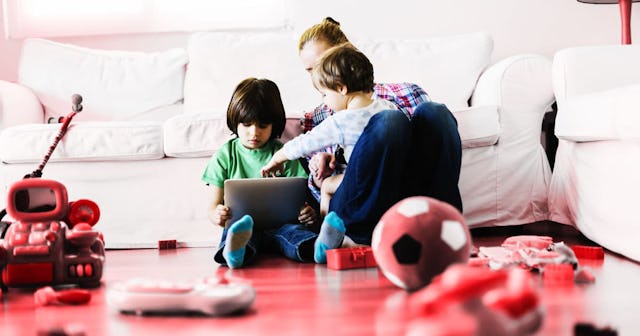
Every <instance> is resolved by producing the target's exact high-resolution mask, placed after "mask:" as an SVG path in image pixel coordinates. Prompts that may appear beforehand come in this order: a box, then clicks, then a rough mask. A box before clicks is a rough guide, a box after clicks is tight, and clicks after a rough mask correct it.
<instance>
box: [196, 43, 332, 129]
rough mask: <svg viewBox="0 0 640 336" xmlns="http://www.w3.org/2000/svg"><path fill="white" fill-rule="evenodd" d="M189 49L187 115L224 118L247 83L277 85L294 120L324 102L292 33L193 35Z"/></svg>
mask: <svg viewBox="0 0 640 336" xmlns="http://www.w3.org/2000/svg"><path fill="white" fill-rule="evenodd" d="M187 49H188V52H189V66H188V68H187V73H186V78H185V85H184V109H185V113H188V114H201V113H209V114H212V115H213V116H214V117H218V118H225V116H226V112H227V106H228V105H229V101H230V100H231V94H232V93H233V90H234V89H235V87H236V86H237V85H238V84H239V83H240V82H241V81H242V80H243V79H245V78H248V77H257V78H267V79H270V80H272V81H274V82H275V83H276V84H277V85H278V88H279V89H280V95H281V96H282V102H283V104H284V107H285V111H286V113H287V115H289V116H291V115H301V114H302V112H303V111H307V110H310V109H312V108H314V107H315V106H317V105H318V104H320V103H321V102H322V99H321V96H320V94H319V93H318V92H317V91H315V90H314V89H313V85H312V84H311V79H310V77H309V75H308V74H307V73H306V72H305V71H304V69H303V67H302V64H301V62H300V59H299V58H298V51H297V39H296V37H295V36H294V35H293V34H292V33H291V32H266V33H228V32H226V33H217V32H213V33H212V32H206V33H194V34H193V35H191V37H190V38H189V43H188V48H187Z"/></svg>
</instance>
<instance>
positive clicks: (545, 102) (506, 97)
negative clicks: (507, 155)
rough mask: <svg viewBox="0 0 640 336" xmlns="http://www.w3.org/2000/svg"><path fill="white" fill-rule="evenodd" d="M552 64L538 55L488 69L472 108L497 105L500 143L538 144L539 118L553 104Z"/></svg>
mask: <svg viewBox="0 0 640 336" xmlns="http://www.w3.org/2000/svg"><path fill="white" fill-rule="evenodd" d="M551 83H552V81H551V61H550V60H549V59H548V58H546V57H544V56H541V55H533V54H526V55H516V56H512V57H509V58H506V59H504V60H501V61H499V62H498V63H496V64H493V65H492V66H490V67H489V68H487V69H486V70H485V71H484V72H483V73H482V75H480V78H479V79H478V84H477V85H476V88H475V91H474V93H473V95H472V97H471V106H484V105H497V106H498V107H499V113H500V129H501V134H500V140H499V141H500V142H502V143H505V142H506V143H513V142H514V141H517V142H523V141H526V142H529V143H536V144H539V143H540V133H541V129H542V127H541V126H542V118H543V116H544V114H545V112H547V111H549V109H550V106H551V104H552V103H553V101H554V97H553V89H552V84H551Z"/></svg>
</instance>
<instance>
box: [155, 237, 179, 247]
mask: <svg viewBox="0 0 640 336" xmlns="http://www.w3.org/2000/svg"><path fill="white" fill-rule="evenodd" d="M177 247H178V242H176V240H175V239H170V240H158V250H174V249H176V248H177Z"/></svg>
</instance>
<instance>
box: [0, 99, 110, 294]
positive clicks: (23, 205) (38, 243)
mask: <svg viewBox="0 0 640 336" xmlns="http://www.w3.org/2000/svg"><path fill="white" fill-rule="evenodd" d="M72 100H73V111H72V112H71V113H70V114H69V115H68V116H66V117H64V118H63V124H62V126H61V128H60V131H59V132H58V134H57V136H56V138H55V139H54V142H53V144H52V145H51V146H50V147H49V150H48V152H47V154H46V155H45V157H44V159H43V161H42V163H41V164H40V166H39V167H38V169H36V170H35V171H34V172H32V173H31V174H28V175H27V176H25V178H24V179H23V180H20V181H18V182H15V183H14V184H12V185H11V186H10V187H9V190H8V192H7V195H8V197H7V208H6V213H8V214H9V215H10V216H11V217H12V218H13V219H14V220H15V222H13V223H9V226H8V228H7V229H6V233H5V234H4V240H3V241H2V243H0V270H1V271H0V273H1V276H0V286H1V287H2V289H3V290H4V289H5V288H6V287H32V286H42V285H64V284H77V285H81V286H86V287H95V286H99V285H100V279H101V277H102V267H103V264H104V242H103V237H102V234H101V233H100V232H97V231H93V230H92V226H93V225H94V224H96V222H97V221H98V219H99V217H100V211H99V208H98V206H97V204H95V203H94V202H92V201H90V200H78V201H76V202H71V203H69V202H68V196H67V189H66V188H65V186H64V185H62V183H60V182H57V181H54V180H45V179H41V178H40V177H41V176H42V170H43V169H44V166H45V165H46V163H47V162H48V160H49V158H50V157H51V154H52V153H53V151H54V150H55V147H56V146H57V144H58V142H59V141H60V140H61V139H62V137H63V136H64V134H65V132H66V130H67V128H68V127H69V123H70V122H71V119H72V118H73V116H75V114H76V113H78V112H80V111H81V110H82V105H81V104H80V103H81V102H82V98H81V97H80V96H79V95H74V96H73V97H72ZM4 212H5V210H3V211H2V214H1V215H0V218H2V217H4ZM3 223H5V222H3Z"/></svg>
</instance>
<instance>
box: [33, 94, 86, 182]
mask: <svg viewBox="0 0 640 336" xmlns="http://www.w3.org/2000/svg"><path fill="white" fill-rule="evenodd" d="M80 111H82V96H81V95H79V94H74V95H72V96H71V112H70V113H69V114H68V115H67V116H66V117H61V118H60V120H61V121H62V126H60V130H59V131H58V135H56V137H55V139H53V144H51V146H49V150H48V151H47V154H46V155H45V156H44V159H42V162H41V163H40V165H39V166H38V169H36V170H34V171H33V172H32V173H31V174H27V175H25V177H24V178H31V177H42V170H43V169H44V166H45V165H46V164H47V162H49V158H51V154H53V151H54V150H55V149H56V147H57V146H58V142H60V140H62V137H64V135H65V133H67V129H68V128H69V123H71V119H73V117H75V115H76V114H78V113H80Z"/></svg>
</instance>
